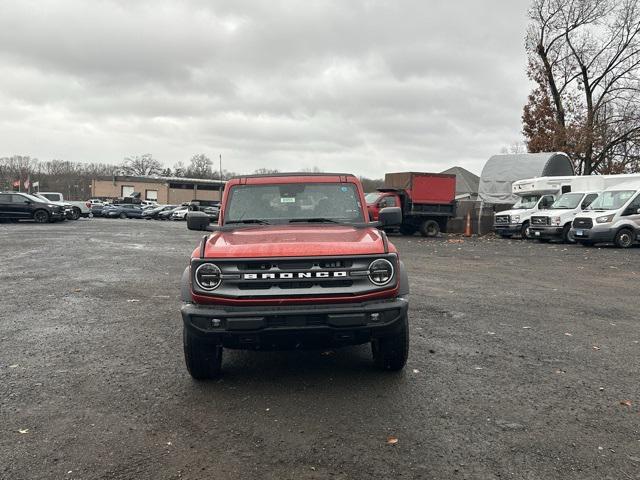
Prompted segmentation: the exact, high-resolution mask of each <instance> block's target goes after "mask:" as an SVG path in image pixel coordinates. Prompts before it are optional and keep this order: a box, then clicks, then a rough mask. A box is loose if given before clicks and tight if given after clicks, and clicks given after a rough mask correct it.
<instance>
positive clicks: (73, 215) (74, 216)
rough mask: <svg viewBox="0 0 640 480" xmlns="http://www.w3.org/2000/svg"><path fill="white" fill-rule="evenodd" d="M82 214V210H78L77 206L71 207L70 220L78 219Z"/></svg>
mask: <svg viewBox="0 0 640 480" xmlns="http://www.w3.org/2000/svg"><path fill="white" fill-rule="evenodd" d="M81 215H82V212H81V211H80V209H79V208H77V207H74V208H73V209H71V217H70V219H71V220H79V219H80V216H81Z"/></svg>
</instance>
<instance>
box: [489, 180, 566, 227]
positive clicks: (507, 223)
mask: <svg viewBox="0 0 640 480" xmlns="http://www.w3.org/2000/svg"><path fill="white" fill-rule="evenodd" d="M576 178H579V177H539V178H530V179H526V180H519V181H517V182H514V183H513V185H512V187H511V191H512V192H513V194H514V195H518V197H520V198H519V199H518V201H517V202H516V204H515V205H514V206H513V207H511V209H510V210H506V211H502V212H499V213H496V215H495V218H494V225H493V226H494V230H495V232H496V233H497V234H498V235H500V236H501V237H503V238H509V237H512V236H513V235H520V237H521V238H523V239H525V238H530V231H529V227H530V223H531V216H532V215H535V214H537V213H540V212H541V211H543V210H547V209H548V208H549V207H551V205H552V204H553V202H555V201H556V198H557V197H559V196H560V195H561V194H562V193H565V192H569V191H571V184H572V183H573V181H574V180H575V179H576Z"/></svg>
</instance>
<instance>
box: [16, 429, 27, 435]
mask: <svg viewBox="0 0 640 480" xmlns="http://www.w3.org/2000/svg"><path fill="white" fill-rule="evenodd" d="M18 433H22V434H25V433H29V429H28V428H21V429H19V430H18Z"/></svg>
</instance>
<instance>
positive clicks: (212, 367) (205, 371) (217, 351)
mask: <svg viewBox="0 0 640 480" xmlns="http://www.w3.org/2000/svg"><path fill="white" fill-rule="evenodd" d="M182 339H183V345H184V362H185V363H186V365H187V370H189V373H190V374H191V376H192V377H193V378H194V379H195V380H211V379H214V378H218V377H220V373H221V371H222V345H220V344H218V343H214V342H207V341H205V340H202V339H200V338H198V337H195V336H194V335H192V334H191V333H189V331H188V330H187V329H186V328H183V330H182Z"/></svg>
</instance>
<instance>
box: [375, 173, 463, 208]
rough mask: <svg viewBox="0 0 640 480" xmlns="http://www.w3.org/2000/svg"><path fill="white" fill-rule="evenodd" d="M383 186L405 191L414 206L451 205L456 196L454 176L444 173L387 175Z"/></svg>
mask: <svg viewBox="0 0 640 480" xmlns="http://www.w3.org/2000/svg"><path fill="white" fill-rule="evenodd" d="M384 184H385V188H393V189H400V190H405V191H406V192H407V195H408V196H409V198H410V199H411V202H413V204H414V205H415V204H429V205H434V204H447V203H452V202H453V201H454V200H455V196H456V176H455V175H450V174H446V173H418V172H399V173H387V174H386V175H385V176H384Z"/></svg>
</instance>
